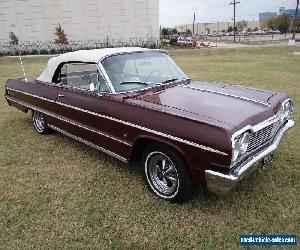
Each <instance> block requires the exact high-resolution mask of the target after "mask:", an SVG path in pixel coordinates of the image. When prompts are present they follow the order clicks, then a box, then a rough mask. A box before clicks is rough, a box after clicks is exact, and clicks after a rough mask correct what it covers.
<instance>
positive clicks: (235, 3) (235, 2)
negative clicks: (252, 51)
mask: <svg viewBox="0 0 300 250" xmlns="http://www.w3.org/2000/svg"><path fill="white" fill-rule="evenodd" d="M238 3H240V2H237V1H236V0H233V2H231V3H230V5H231V4H232V5H233V42H234V43H235V6H236V5H237V4H238Z"/></svg>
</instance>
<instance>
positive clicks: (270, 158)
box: [261, 154, 274, 169]
mask: <svg viewBox="0 0 300 250" xmlns="http://www.w3.org/2000/svg"><path fill="white" fill-rule="evenodd" d="M273 158H274V155H273V154H269V155H267V156H265V157H264V158H263V159H262V164H261V165H262V168H263V169H266V168H267V167H268V166H269V165H270V163H271V162H272V161H273Z"/></svg>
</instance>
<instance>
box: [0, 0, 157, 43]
mask: <svg viewBox="0 0 300 250" xmlns="http://www.w3.org/2000/svg"><path fill="white" fill-rule="evenodd" d="M0 21H1V25H0V42H5V41H8V39H9V33H10V32H14V33H15V34H16V35H17V36H18V38H19V40H20V41H49V40H52V41H53V40H54V39H55V35H54V32H55V27H56V26H57V24H58V23H59V24H61V26H62V28H63V29H64V30H65V32H66V34H67V35H68V39H69V40H92V39H105V38H107V37H108V38H110V39H129V38H152V39H157V40H158V39H159V0H139V1H136V0H114V1H107V0H86V1H81V0H43V1H40V0H1V1H0Z"/></svg>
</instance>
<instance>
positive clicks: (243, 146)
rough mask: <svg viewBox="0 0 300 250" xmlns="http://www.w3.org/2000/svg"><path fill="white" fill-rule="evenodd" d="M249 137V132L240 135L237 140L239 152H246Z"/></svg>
mask: <svg viewBox="0 0 300 250" xmlns="http://www.w3.org/2000/svg"><path fill="white" fill-rule="evenodd" d="M249 138H250V135H249V132H246V133H244V134H243V136H242V137H241V139H240V141H239V143H240V149H241V154H244V153H246V151H247V148H248V144H249Z"/></svg>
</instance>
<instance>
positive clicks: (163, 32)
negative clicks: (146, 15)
mask: <svg viewBox="0 0 300 250" xmlns="http://www.w3.org/2000/svg"><path fill="white" fill-rule="evenodd" d="M161 34H162V36H168V35H169V29H168V28H166V27H163V28H162V29H161Z"/></svg>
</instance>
